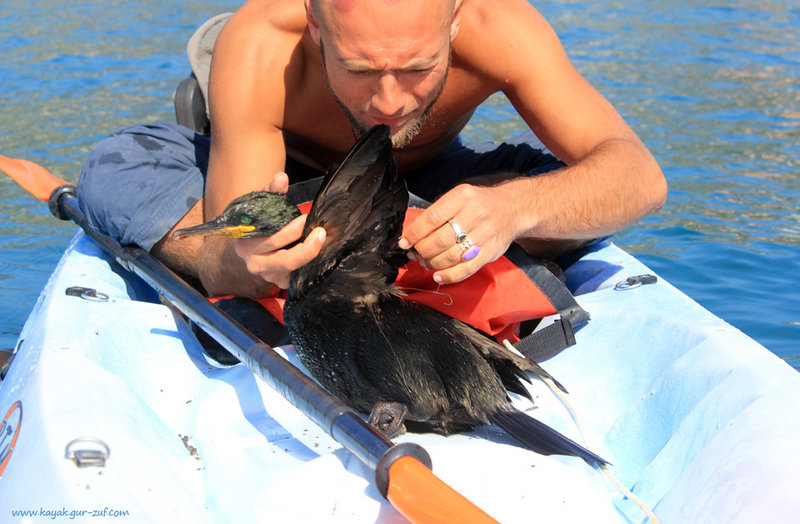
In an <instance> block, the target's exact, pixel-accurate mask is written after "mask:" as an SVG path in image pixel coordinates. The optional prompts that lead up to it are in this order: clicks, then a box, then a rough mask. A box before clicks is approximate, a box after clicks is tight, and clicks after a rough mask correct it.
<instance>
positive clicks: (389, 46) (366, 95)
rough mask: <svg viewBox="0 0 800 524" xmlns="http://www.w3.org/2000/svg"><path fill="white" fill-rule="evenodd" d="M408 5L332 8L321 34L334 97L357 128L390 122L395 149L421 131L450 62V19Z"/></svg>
mask: <svg viewBox="0 0 800 524" xmlns="http://www.w3.org/2000/svg"><path fill="white" fill-rule="evenodd" d="M370 3H372V2H370ZM401 3H406V2H401ZM409 3H411V4H414V3H415V2H409ZM426 3H427V2H426ZM436 4H439V2H435V3H432V4H428V5H436ZM409 7H410V6H408V5H406V9H404V10H400V11H397V12H396V15H397V16H394V17H392V16H390V15H387V13H386V12H380V13H377V12H374V10H373V12H369V10H368V9H365V10H364V11H362V12H357V11H358V9H355V10H352V11H350V12H348V13H345V14H342V13H339V12H336V11H335V10H331V11H332V15H328V16H326V17H325V21H326V23H325V25H324V28H323V29H322V30H321V38H320V46H321V48H322V60H323V64H324V65H325V71H326V76H327V79H328V87H329V89H330V91H331V93H332V94H333V96H334V98H335V99H336V100H337V102H338V103H339V105H340V106H341V107H342V108H343V109H344V111H345V112H346V113H347V115H348V116H349V118H350V121H351V122H352V123H353V125H354V126H355V127H357V128H358V129H359V131H361V132H363V131H365V130H366V129H368V128H370V127H372V126H374V125H377V124H385V125H388V126H389V127H390V128H391V136H392V145H393V146H394V147H395V148H402V147H404V146H406V145H408V143H409V142H411V140H412V139H413V138H414V136H416V134H417V133H418V132H419V130H420V128H421V127H422V124H423V123H424V120H425V117H426V116H427V115H428V113H429V112H430V109H431V107H432V106H433V104H434V102H435V101H436V99H437V98H438V96H439V95H440V94H441V92H442V89H444V84H445V80H446V78H447V72H448V68H449V66H450V26H449V24H448V23H447V22H448V21H449V19H446V20H445V23H442V20H441V18H440V17H436V16H431V9H427V10H425V9H416V8H413V7H411V8H409ZM417 11H418V12H417ZM433 11H436V9H434V10H433ZM440 14H441V13H440ZM447 14H448V16H449V13H447ZM397 17H400V19H398V18H397ZM437 18H438V19H437Z"/></svg>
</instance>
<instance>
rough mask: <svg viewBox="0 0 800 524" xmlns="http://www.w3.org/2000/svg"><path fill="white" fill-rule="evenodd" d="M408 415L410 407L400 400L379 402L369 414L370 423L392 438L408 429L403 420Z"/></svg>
mask: <svg viewBox="0 0 800 524" xmlns="http://www.w3.org/2000/svg"><path fill="white" fill-rule="evenodd" d="M407 416H408V407H407V406H406V405H405V404H401V403H400V402H378V403H377V404H375V407H373V408H372V413H370V414H369V421H368V422H369V423H370V424H372V426H373V427H374V428H375V429H377V430H378V431H380V432H381V433H383V435H384V436H385V437H386V438H388V439H392V438H394V437H396V436H398V435H402V434H403V433H405V431H406V427H405V425H404V424H403V421H404V420H405V418H406V417H407Z"/></svg>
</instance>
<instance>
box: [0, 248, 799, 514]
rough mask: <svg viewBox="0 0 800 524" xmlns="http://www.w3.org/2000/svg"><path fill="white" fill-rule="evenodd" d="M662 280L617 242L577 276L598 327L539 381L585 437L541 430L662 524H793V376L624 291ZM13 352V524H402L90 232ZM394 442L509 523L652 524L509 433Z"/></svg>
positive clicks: (310, 431) (570, 464) (670, 297)
mask: <svg viewBox="0 0 800 524" xmlns="http://www.w3.org/2000/svg"><path fill="white" fill-rule="evenodd" d="M652 273H653V272H652V271H651V270H650V269H648V268H647V267H645V266H644V265H643V264H641V263H640V262H639V261H638V260H636V259H635V258H634V257H632V256H630V255H629V254H627V253H626V252H624V251H623V250H621V249H620V248H618V247H617V246H615V245H614V244H611V243H604V244H601V245H600V246H598V248H597V249H596V250H594V251H593V252H591V253H589V254H587V255H585V256H584V257H583V258H581V259H580V260H579V261H577V262H576V263H575V264H573V265H572V266H571V267H570V268H569V269H568V270H567V278H568V282H569V284H570V287H571V288H572V289H573V290H574V291H575V294H576V299H577V301H578V303H579V304H580V305H581V306H582V307H583V308H584V309H586V310H587V311H588V312H589V313H590V315H591V317H592V318H591V320H590V321H589V322H588V323H587V324H586V325H585V326H583V328H582V329H580V330H579V331H577V333H576V339H577V344H576V345H575V346H572V347H570V348H567V349H566V350H564V351H562V352H561V353H559V354H558V355H556V356H554V357H552V358H550V359H549V360H547V361H546V362H544V363H543V365H544V367H545V368H546V369H547V370H548V371H549V372H550V373H551V374H552V375H553V376H555V377H556V378H557V379H558V380H559V381H560V382H561V383H562V384H564V385H565V386H566V388H567V389H568V390H569V391H570V394H569V402H570V404H571V405H572V407H573V409H574V411H575V412H576V413H577V416H578V418H579V419H580V421H581V423H582V426H583V435H582V434H581V433H580V432H579V431H578V428H577V426H576V423H575V422H574V420H573V418H572V417H571V416H570V414H569V412H568V411H567V409H566V408H565V406H564V404H563V403H562V402H561V401H560V400H559V399H558V398H557V397H556V396H554V394H553V393H552V392H551V391H550V390H549V389H548V388H547V387H546V385H545V384H543V383H542V382H539V381H537V380H534V382H533V384H532V385H530V386H529V388H530V390H531V392H532V394H533V396H534V399H535V402H536V412H535V413H536V416H537V418H539V419H540V420H542V421H544V422H546V423H548V424H550V425H552V426H553V427H555V428H556V429H558V430H559V431H561V432H563V433H564V434H566V435H568V436H570V437H571V438H573V439H574V440H576V441H578V442H581V443H584V444H585V445H586V446H587V447H588V448H589V449H592V450H593V451H595V452H597V453H598V454H599V455H601V456H602V457H604V458H606V459H608V460H609V461H610V462H611V463H612V464H613V467H612V468H611V470H612V472H613V473H614V474H615V475H616V476H617V477H618V478H619V479H620V481H621V482H622V483H623V484H624V485H625V486H627V487H628V488H630V489H632V491H633V492H634V493H635V494H636V495H637V496H638V497H639V498H640V499H641V500H642V501H643V502H644V503H645V504H646V505H647V506H649V507H650V508H652V509H653V510H654V512H655V514H656V515H657V516H658V517H659V519H660V520H661V522H675V523H686V522H756V521H763V522H770V523H774V522H797V520H798V518H800V496H799V495H798V493H799V492H798V489H800V488H799V486H800V451H798V443H800V374H798V373H797V372H796V371H795V370H794V369H792V368H791V367H790V366H788V365H787V364H785V363H784V362H782V361H781V360H780V359H779V358H777V357H775V356H774V355H772V354H771V353H770V352H769V351H768V350H767V349H765V348H764V347H763V346H761V345H759V344H758V343H756V342H755V341H753V340H752V339H750V338H748V337H747V336H745V335H744V334H743V333H741V332H740V331H739V330H737V329H736V328H734V327H732V326H730V325H729V324H727V323H725V322H723V321H722V320H720V319H719V318H717V317H715V316H713V315H712V314H710V313H709V312H708V311H706V310H704V309H703V308H702V307H700V306H699V305H698V304H697V303H695V302H694V301H692V300H691V299H690V298H688V297H687V296H685V295H684V294H682V293H681V292H680V291H678V290H677V289H675V288H674V287H673V286H671V285H670V284H669V283H667V282H665V281H664V280H663V279H660V278H659V279H658V280H657V282H655V283H651V284H646V285H641V286H639V287H635V288H631V289H627V290H624V291H623V290H617V289H615V284H616V283H618V282H620V281H623V280H625V279H627V278H628V277H631V276H635V275H642V274H652ZM76 287H77V288H86V290H83V291H81V290H76V289H75V288H76ZM68 289H70V292H69V293H70V294H67V290H68ZM15 351H16V352H15V356H14V360H13V363H12V365H11V367H10V369H9V372H8V375H7V376H6V378H5V380H4V381H3V382H2V385H0V415H2V416H3V417H4V419H3V422H2V428H1V429H0V521H2V522H17V521H24V522H38V521H40V520H41V519H42V518H54V519H59V518H61V519H71V520H73V521H75V522H81V521H90V522H98V520H97V517H105V518H108V517H119V518H124V519H130V521H135V522H348V523H351V522H404V521H405V519H404V517H403V516H402V515H401V514H400V513H398V512H397V510H395V509H394V507H393V506H392V505H391V504H390V503H389V502H387V501H386V500H385V499H384V498H383V497H382V496H381V495H380V494H379V491H378V489H377V488H376V486H375V482H374V473H373V471H372V470H371V469H370V468H368V467H367V466H365V465H364V464H363V463H362V462H361V461H360V460H358V459H357V458H356V457H355V456H354V455H352V454H351V453H350V452H348V451H347V450H346V449H344V448H343V447H342V446H341V445H340V444H339V443H337V442H336V441H335V440H333V439H332V438H331V437H330V436H328V435H327V434H326V433H325V432H324V431H322V430H321V429H320V428H319V427H318V426H317V425H315V424H314V423H313V422H311V421H310V420H309V419H308V418H307V417H306V416H305V415H303V414H302V412H301V411H299V410H298V409H296V408H295V407H294V406H292V405H291V404H290V403H289V402H288V401H287V400H285V399H284V398H283V397H282V396H281V395H280V394H279V393H278V392H276V391H275V390H273V389H272V388H270V387H269V386H267V385H266V384H265V383H264V382H263V381H261V380H259V379H257V378H256V377H255V376H254V374H253V373H252V372H251V371H250V370H249V369H248V368H247V367H245V366H244V365H236V366H222V365H219V364H217V363H216V362H214V361H213V360H211V359H209V358H208V357H206V356H205V354H204V352H203V350H202V348H201V347H200V345H199V344H198V342H197V339H196V338H195V336H194V335H193V334H192V332H191V331H190V328H189V327H188V325H187V323H186V321H185V320H184V318H183V316H182V315H181V314H179V313H177V312H176V311H174V310H173V309H172V308H170V307H168V306H165V305H163V304H161V303H160V302H159V300H158V295H157V294H156V293H155V292H154V291H153V290H152V289H151V288H149V286H147V285H146V284H145V283H144V282H143V281H142V280H141V279H139V277H136V276H134V275H132V274H131V273H128V272H127V271H126V270H124V269H122V268H121V267H120V266H119V265H118V264H117V263H116V262H114V261H113V258H111V257H109V256H108V255H106V254H105V253H104V252H103V251H102V250H101V248H100V247H99V245H98V244H96V243H95V242H94V241H93V240H91V239H89V238H88V237H87V236H85V235H84V234H83V233H81V232H79V233H78V234H76V236H75V237H74V239H73V240H72V242H71V244H70V245H69V247H68V248H67V250H66V252H65V254H64V257H63V258H62V260H61V262H60V263H59V264H58V266H57V267H56V269H55V270H54V271H53V274H52V277H51V278H50V280H49V282H48V284H47V286H46V287H45V289H44V291H43V292H42V294H41V297H40V298H39V301H38V302H37V304H36V306H35V308H34V310H33V311H32V313H31V315H30V318H29V319H28V322H27V323H26V324H25V326H24V328H23V330H22V333H21V335H20V340H19V343H18V345H17V347H16V350H15ZM277 351H279V352H280V353H281V355H283V356H284V357H285V358H286V359H288V360H289V361H290V362H291V363H292V364H294V365H295V366H297V367H299V368H300V369H301V370H302V369H303V367H302V364H301V363H300V362H299V360H298V359H297V356H296V354H295V352H294V350H293V348H292V347H291V346H287V347H283V348H278V349H277ZM514 403H515V405H517V407H519V408H520V409H523V410H525V409H530V408H531V405H530V402H529V401H527V400H525V399H524V398H521V397H515V398H514ZM396 442H415V443H418V444H421V445H422V446H423V447H424V448H425V449H426V450H427V451H428V453H429V454H430V456H431V458H432V462H433V471H434V473H435V474H436V475H437V476H438V477H439V478H441V479H442V480H444V481H445V482H446V483H448V484H449V485H450V486H451V487H453V488H454V489H455V490H457V491H458V492H460V493H461V494H462V495H464V496H466V497H467V498H468V499H470V500H471V501H472V502H473V503H475V504H476V505H477V506H478V507H480V508H482V509H483V510H484V511H486V512H487V513H488V514H489V515H491V516H492V517H494V518H495V519H497V520H499V521H500V522H503V523H513V522H641V521H643V520H644V519H645V515H644V513H643V512H642V510H641V509H640V508H639V507H638V506H637V505H635V504H634V503H633V502H632V501H631V500H629V499H627V498H625V497H623V496H622V495H621V494H620V491H619V490H618V489H617V488H616V487H615V486H614V485H613V484H612V483H611V482H610V481H609V480H608V479H607V478H606V477H605V476H604V475H603V474H602V472H600V471H599V470H598V469H594V468H592V467H590V466H589V465H587V464H586V463H584V462H583V461H581V460H580V459H577V458H573V457H561V456H542V455H538V454H536V453H532V452H530V451H527V450H524V449H521V448H520V447H518V446H516V445H515V444H514V443H513V441H512V440H511V439H510V438H508V437H507V436H505V435H504V434H503V433H502V431H500V430H499V429H495V428H492V427H482V428H479V429H478V430H476V431H474V432H472V433H469V434H463V435H456V436H451V437H442V436H438V435H429V434H426V435H419V434H406V435H403V436H401V437H399V438H398V439H397V440H396ZM79 466H80V467H79ZM115 520H116V519H115Z"/></svg>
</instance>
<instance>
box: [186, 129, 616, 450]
mask: <svg viewBox="0 0 800 524" xmlns="http://www.w3.org/2000/svg"><path fill="white" fill-rule="evenodd" d="M263 193H264V192H257V193H250V194H249V195H245V196H243V197H240V198H238V199H236V200H235V201H234V202H232V203H231V205H229V206H228V207H227V208H226V209H225V211H224V212H223V213H222V214H221V215H220V217H218V218H217V219H216V220H214V221H213V222H211V223H209V224H206V225H203V226H199V227H197V228H192V229H190V230H189V232H196V231H197V230H198V229H200V230H201V231H202V232H205V233H206V234H208V233H211V232H217V233H220V232H221V233H223V234H224V232H225V231H227V230H228V229H226V228H228V227H229V226H239V225H240V224H241V223H242V222H243V221H244V222H247V224H246V225H254V224H256V223H257V222H258V221H260V218H261V217H260V216H254V215H253V212H252V210H248V211H247V212H246V213H243V212H242V211H241V210H242V200H244V201H245V202H246V201H248V200H256V199H266V198H269V199H270V201H271V203H270V204H269V206H268V207H269V208H270V213H275V212H276V211H275V210H273V209H272V207H273V206H275V207H281V206H286V207H294V206H290V205H289V204H287V203H286V201H285V200H284V199H283V198H281V197H280V196H278V195H274V194H272V195H270V196H269V197H267V196H265V195H264V194H263ZM408 198H409V196H408V190H407V189H406V185H405V181H404V179H403V178H401V177H400V176H399V174H398V172H397V169H396V166H395V163H394V160H393V159H392V151H391V142H390V140H389V128H388V127H386V126H383V125H381V126H375V127H373V128H372V129H370V130H369V131H367V132H366V133H365V134H364V135H363V136H362V137H361V138H360V139H359V140H358V141H357V142H356V144H355V145H354V146H353V148H352V149H351V150H350V152H349V153H348V154H347V156H346V157H345V159H344V161H343V162H342V163H341V164H340V165H339V166H338V168H331V169H330V170H329V171H328V173H327V174H326V176H325V179H324V180H323V182H322V186H321V188H320V190H319V192H318V193H317V196H316V198H315V200H314V203H313V206H312V208H311V212H310V213H309V216H308V219H307V220H306V225H305V230H304V233H303V236H306V235H307V234H308V233H309V232H310V231H311V230H313V229H314V228H315V227H323V228H325V230H326V232H327V235H326V240H325V244H324V245H323V247H322V250H321V252H320V254H319V256H317V257H316V258H315V259H314V260H313V261H311V262H310V263H309V264H307V265H305V266H303V267H301V268H299V269H297V270H295V271H294V272H292V274H291V277H290V284H289V289H288V290H287V297H286V304H285V306H284V320H285V322H286V327H287V329H288V331H289V335H290V338H291V340H292V342H293V343H294V345H295V348H296V350H297V354H298V356H299V358H300V360H301V362H303V364H304V365H305V366H306V368H308V370H309V372H310V373H311V374H312V376H313V377H314V378H315V379H316V380H318V381H319V382H320V383H321V384H322V385H323V386H324V387H325V388H326V389H328V390H329V391H330V392H331V393H333V394H334V395H336V396H337V397H339V398H340V399H341V400H342V401H344V402H345V403H347V404H349V405H350V406H352V407H353V408H355V409H357V410H359V411H361V412H363V413H365V414H366V413H369V414H370V415H369V422H370V423H371V424H372V425H373V426H374V427H376V428H377V429H378V430H379V431H381V432H382V433H383V434H385V435H386V436H387V437H388V438H392V437H394V436H396V435H398V434H400V433H402V432H403V431H404V430H405V429H406V427H407V428H408V429H409V430H411V431H433V432H437V433H441V434H444V435H448V434H452V433H456V432H461V431H468V430H471V429H473V428H474V427H476V426H479V425H484V424H490V423H493V424H496V425H497V426H499V427H501V428H503V429H504V430H505V431H506V432H507V433H508V434H509V435H510V436H511V437H513V438H514V439H515V440H517V441H519V442H520V443H521V444H522V445H523V446H524V447H526V448H528V449H531V450H533V451H536V452H539V453H542V454H548V455H549V454H564V455H574V456H577V457H580V458H582V459H584V460H585V461H587V462H589V463H590V464H593V463H597V464H600V465H602V464H606V461H605V460H603V459H602V458H600V457H599V456H597V455H596V454H594V453H592V452H591V451H589V450H587V449H585V448H584V447H582V446H580V445H579V444H577V443H575V442H573V441H572V440H570V439H568V438H567V437H565V436H564V435H562V434H561V433H559V432H557V431H556V430H554V429H552V428H550V427H549V426H547V425H545V424H543V423H542V422H539V421H538V420H536V419H534V418H533V417H530V416H528V415H527V414H525V413H523V412H521V411H519V410H517V409H516V408H514V407H513V406H512V404H511V402H510V400H509V398H508V396H507V394H506V390H508V391H512V392H515V393H518V394H521V395H524V396H526V397H528V398H529V399H531V397H530V394H529V393H528V391H527V389H526V388H525V387H524V386H523V384H522V382H521V381H520V379H523V380H529V379H528V377H527V376H526V375H525V373H524V372H523V369H528V370H532V371H534V372H537V373H540V374H544V375H546V376H549V375H547V374H546V373H545V372H544V370H542V369H541V368H540V367H539V366H538V365H537V364H535V363H534V362H532V361H530V360H528V359H525V358H523V357H521V356H518V355H515V354H513V353H512V352H511V351H508V350H507V349H505V348H504V347H502V346H501V345H499V344H498V343H497V342H495V341H493V340H491V339H489V338H488V337H487V336H485V335H484V334H482V333H480V332H478V331H476V330H475V329H473V328H472V327H470V326H468V325H466V324H464V323H462V322H460V321H458V320H455V319H453V318H451V317H448V316H446V315H444V314H442V313H439V312H437V311H435V310H432V309H430V308H428V307H426V306H423V305H420V304H418V303H416V302H411V301H409V300H406V299H404V298H403V293H402V292H401V291H400V290H399V289H397V288H396V287H395V286H394V285H393V282H394V280H395V278H396V277H397V269H398V267H400V266H402V265H403V264H405V263H406V262H407V261H408V259H407V257H406V255H405V252H404V251H402V250H401V249H400V248H398V246H397V241H398V239H399V237H400V233H401V228H402V224H403V218H404V216H405V211H406V207H407V205H408ZM250 207H251V208H252V206H250ZM257 213H259V214H260V213H265V214H266V213H267V212H266V211H259V212H257ZM290 215H291V216H293V215H294V212H291V213H290ZM287 217H288V215H287ZM290 219H291V218H288V219H287V220H286V221H285V222H283V224H285V223H287V222H288V221H289V220H290ZM261 222H264V221H261ZM267 222H270V226H269V230H267V229H266V227H265V229H263V231H248V232H246V234H248V235H255V234H257V233H260V234H262V235H263V236H268V235H269V234H272V233H274V232H275V231H276V230H277V229H278V228H279V227H280V226H281V225H283V224H276V223H274V222H272V219H269V220H267ZM210 224H213V225H210ZM260 227H264V226H260ZM233 231H237V232H238V231H240V230H239V229H234V230H233ZM186 233H187V231H185V230H182V231H178V232H177V233H176V236H181V235H184V234H186ZM237 234H238V233H237ZM531 401H532V399H531Z"/></svg>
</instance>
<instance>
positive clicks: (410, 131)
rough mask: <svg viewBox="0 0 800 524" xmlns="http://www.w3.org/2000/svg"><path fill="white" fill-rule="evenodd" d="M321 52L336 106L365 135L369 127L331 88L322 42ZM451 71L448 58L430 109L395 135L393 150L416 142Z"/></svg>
mask: <svg viewBox="0 0 800 524" xmlns="http://www.w3.org/2000/svg"><path fill="white" fill-rule="evenodd" d="M319 48H320V52H321V53H322V73H323V75H325V85H326V86H327V87H328V92H329V93H330V94H331V96H332V97H333V99H334V100H335V101H336V104H337V105H338V106H339V107H340V108H341V109H342V111H344V114H345V115H347V118H348V120H350V125H351V126H353V129H354V130H355V131H356V132H357V133H358V134H359V135H363V134H364V133H365V132H366V131H367V130H368V127H367V126H365V125H364V123H363V122H360V121H359V120H358V119H357V118H356V117H355V115H353V113H352V112H351V111H350V109H348V107H347V106H346V105H344V102H342V100H341V99H340V98H339V97H338V96H336V93H335V92H334V91H333V88H332V87H331V82H330V80H329V79H328V68H327V67H326V65H325V49H324V47H323V45H322V42H320V43H319ZM449 71H450V58H449V56H448V59H447V69H445V73H444V79H443V80H442V82H441V84H439V88H438V91H437V92H436V96H434V97H433V100H432V101H431V103H430V104H428V107H426V108H425V110H424V111H423V112H422V115H420V116H419V117H418V118H415V119H414V120H412V121H411V122H409V123H407V124H406V125H405V126H404V127H403V128H402V129H401V130H400V131H399V132H398V133H397V134H396V135H394V136H393V137H392V138H391V140H392V148H394V149H402V148H404V147H406V146H407V145H408V144H410V143H411V141H412V140H414V137H416V136H417V135H418V134H419V132H420V131H421V130H422V128H423V126H424V125H425V122H426V121H427V120H428V116H429V115H430V112H431V109H433V105H434V104H435V103H436V101H437V100H439V96H440V95H441V94H442V91H444V85H445V83H446V82H447V74H448V72H449Z"/></svg>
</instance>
